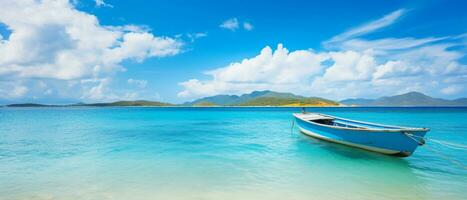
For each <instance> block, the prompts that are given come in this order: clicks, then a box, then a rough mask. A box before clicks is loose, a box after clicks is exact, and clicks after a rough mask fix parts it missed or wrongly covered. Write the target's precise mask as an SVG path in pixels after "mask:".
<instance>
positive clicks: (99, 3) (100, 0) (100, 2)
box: [94, 0, 114, 8]
mask: <svg viewBox="0 0 467 200" xmlns="http://www.w3.org/2000/svg"><path fill="white" fill-rule="evenodd" d="M94 2H96V7H110V8H113V7H114V6H113V5H111V4H108V3H105V2H104V0H94Z"/></svg>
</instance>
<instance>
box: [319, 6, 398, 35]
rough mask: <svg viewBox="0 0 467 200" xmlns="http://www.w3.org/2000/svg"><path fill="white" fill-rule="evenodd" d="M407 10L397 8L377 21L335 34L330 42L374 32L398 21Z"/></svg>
mask: <svg viewBox="0 0 467 200" xmlns="http://www.w3.org/2000/svg"><path fill="white" fill-rule="evenodd" d="M405 12H406V11H405V10H404V9H399V10H396V11H394V12H392V13H389V14H388V15H385V16H384V17H382V18H380V19H377V20H375V21H372V22H369V23H367V24H364V25H362V26H359V27H356V28H353V29H350V30H348V31H346V32H344V33H341V34H339V35H336V36H334V37H333V38H332V39H331V40H330V41H328V42H329V43H333V42H341V41H345V40H348V39H351V38H354V37H357V36H361V35H364V34H367V33H370V32H373V31H375V30H378V29H381V28H384V27H386V26H389V25H391V24H393V23H394V22H396V21H397V19H399V18H400V17H401V16H402V15H403V14H404V13H405Z"/></svg>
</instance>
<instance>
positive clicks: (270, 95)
mask: <svg viewBox="0 0 467 200" xmlns="http://www.w3.org/2000/svg"><path fill="white" fill-rule="evenodd" d="M6 106H7V107H69V106H90V107H92V106H94V107H108V106H154V107H168V106H180V107H215V106H291V107H307V106H467V98H459V99H454V100H447V99H441V98H433V97H430V96H427V95H425V94H423V93H420V92H409V93H405V94H401V95H395V96H387V97H381V98H377V99H363V98H358V99H346V100H342V101H333V100H328V99H324V98H320V97H305V96H300V95H295V94H292V93H284V92H274V91H269V90H265V91H254V92H251V93H249V94H243V95H215V96H210V97H204V98H200V99H197V100H194V101H191V102H186V103H183V104H171V103H164V102H157V101H145V100H138V101H116V102H110V103H77V104H69V105H45V104H35V103H23V104H9V105H6Z"/></svg>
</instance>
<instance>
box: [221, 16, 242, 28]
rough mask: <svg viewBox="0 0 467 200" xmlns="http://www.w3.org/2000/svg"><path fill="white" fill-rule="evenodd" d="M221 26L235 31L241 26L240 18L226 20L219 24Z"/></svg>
mask: <svg viewBox="0 0 467 200" xmlns="http://www.w3.org/2000/svg"><path fill="white" fill-rule="evenodd" d="M219 27H221V28H224V29H228V30H231V31H235V30H237V29H238V27H239V23H238V19H237V18H231V19H228V20H225V21H224V22H222V24H221V25H219Z"/></svg>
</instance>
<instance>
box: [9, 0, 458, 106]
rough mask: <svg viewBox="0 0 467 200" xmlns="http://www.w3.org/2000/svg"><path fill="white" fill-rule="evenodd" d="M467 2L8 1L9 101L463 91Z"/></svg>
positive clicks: (446, 94)
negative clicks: (256, 93)
mask: <svg viewBox="0 0 467 200" xmlns="http://www.w3.org/2000/svg"><path fill="white" fill-rule="evenodd" d="M25 8H29V9H25ZM466 8H467V3H465V1H352V2H351V1H178V0H177V1H142V0H136V1H111V0H106V1H102V0H98V1H92V0H89V1H85V0H75V1H71V2H68V1H64V0H63V1H60V0H59V1H51V0H45V1H32V0H31V1H29V0H24V1H23V0H20V1H14V2H11V1H5V0H0V10H1V12H0V35H1V37H0V103H1V102H3V103H10V102H26V101H27V102H40V103H72V102H107V101H114V100H134V99H148V100H158V101H166V102H175V103H180V102H184V101H188V100H192V99H195V98H199V97H203V96H210V95H215V94H242V93H247V92H251V91H253V90H265V89H268V90H276V91H284V92H293V93H296V94H302V95H306V96H320V97H326V98H330V99H334V100H340V99H344V98H350V97H379V96H384V95H394V94H400V93H404V92H408V91H413V90H414V91H420V92H424V93H427V94H429V95H432V96H436V97H443V98H450V99H452V98H459V97H465V96H467V95H466V94H467V88H466V86H465V85H467V84H466V82H467V66H466V65H467V57H466V52H467V48H466V45H467V13H466V12H465V11H464V10H465V9H466ZM24 16H30V17H24Z"/></svg>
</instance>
